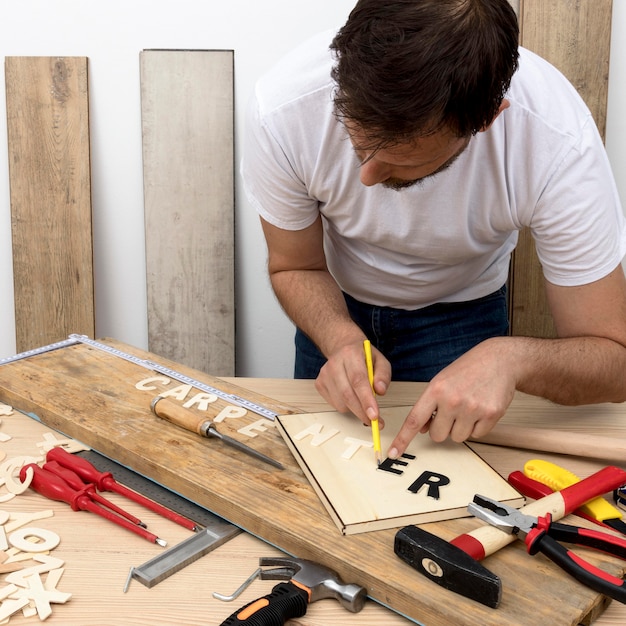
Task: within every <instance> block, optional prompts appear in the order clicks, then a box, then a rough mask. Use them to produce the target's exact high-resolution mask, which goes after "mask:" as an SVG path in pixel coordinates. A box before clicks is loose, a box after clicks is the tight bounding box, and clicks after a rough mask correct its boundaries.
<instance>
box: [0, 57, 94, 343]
mask: <svg viewBox="0 0 626 626" xmlns="http://www.w3.org/2000/svg"><path fill="white" fill-rule="evenodd" d="M5 80H6V99H7V125H8V147H9V176H10V189H11V191H10V195H11V229H12V240H13V276H14V289H15V325H16V341H17V350H18V352H22V351H24V350H28V349H31V348H34V347H38V346H42V345H47V344H49V343H53V342H55V341H58V340H60V339H65V338H66V337H67V336H68V334H70V333H81V334H86V335H89V336H90V337H93V336H94V325H95V322H94V295H93V294H94V285H93V253H92V215H91V178H90V157H89V105H88V90H87V59H86V58H85V57H73V58H69V57H7V58H6V59H5Z"/></svg>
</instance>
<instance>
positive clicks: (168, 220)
mask: <svg viewBox="0 0 626 626" xmlns="http://www.w3.org/2000/svg"><path fill="white" fill-rule="evenodd" d="M141 111H142V129H143V166H144V202H145V225H146V264H147V292H148V341H149V348H150V350H151V351H152V352H154V353H156V354H160V355H162V356H165V357H168V358H171V359H175V360H176V361H178V362H180V363H184V364H186V365H189V366H190V367H195V368H197V369H199V370H201V371H204V372H209V373H211V374H214V375H221V376H227V375H233V374H234V371H235V369H234V368H235V306H234V289H235V286H234V162H233V152H234V144H233V134H234V133H233V52H232V51H229V50H145V51H143V52H142V53H141Z"/></svg>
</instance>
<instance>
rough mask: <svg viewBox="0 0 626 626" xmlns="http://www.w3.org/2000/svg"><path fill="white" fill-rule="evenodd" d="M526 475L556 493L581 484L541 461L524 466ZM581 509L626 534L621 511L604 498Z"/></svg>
mask: <svg viewBox="0 0 626 626" xmlns="http://www.w3.org/2000/svg"><path fill="white" fill-rule="evenodd" d="M524 474H525V475H526V476H528V478H532V479H533V480H536V481H537V482H540V483H542V484H544V485H547V486H548V487H550V488H551V489H553V490H554V491H561V489H565V487H569V486H571V485H574V484H576V483H577V482H580V478H579V477H578V476H576V474H573V473H572V472H570V471H569V470H567V469H565V468H563V467H560V466H559V465H556V464H555V463H550V461H544V460H541V459H536V460H532V461H528V462H527V463H526V465H524ZM579 508H580V510H581V511H582V512H583V513H586V514H587V515H589V516H591V517H592V518H593V519H595V520H597V521H599V522H602V523H603V524H606V525H607V526H610V527H611V528H614V529H615V530H617V531H619V532H621V533H623V534H626V523H624V522H623V521H622V516H621V513H620V511H619V509H617V508H615V507H614V506H613V505H612V504H609V502H607V501H606V500H605V499H604V498H603V497H601V496H599V497H597V498H594V499H593V500H590V501H589V502H587V504H584V505H582V506H581V507H579Z"/></svg>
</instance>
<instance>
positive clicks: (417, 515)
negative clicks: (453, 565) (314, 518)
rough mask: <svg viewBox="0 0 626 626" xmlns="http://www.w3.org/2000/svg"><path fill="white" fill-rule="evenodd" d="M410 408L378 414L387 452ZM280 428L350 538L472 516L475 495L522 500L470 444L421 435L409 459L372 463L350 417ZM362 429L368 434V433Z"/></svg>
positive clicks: (280, 421)
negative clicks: (375, 531) (379, 464)
mask: <svg viewBox="0 0 626 626" xmlns="http://www.w3.org/2000/svg"><path fill="white" fill-rule="evenodd" d="M410 408H411V407H407V406H399V407H391V408H384V409H381V415H382V417H383V418H384V420H385V429H384V430H383V431H382V432H381V444H382V449H383V450H387V449H389V446H390V444H391V440H392V438H393V436H394V435H395V433H397V432H398V430H399V429H400V426H401V425H402V422H403V421H404V419H405V417H406V416H407V414H408V412H409V410H410ZM277 426H278V429H279V431H280V433H281V435H282V436H283V439H284V440H285V442H286V443H287V445H288V446H289V449H290V450H291V451H292V453H293V455H294V456H295V458H296V460H297V461H298V463H299V465H300V467H301V468H302V470H303V472H304V473H305V474H306V476H307V478H308V479H309V481H310V482H311V485H312V486H313V488H314V489H315V491H316V493H317V495H318V496H319V497H320V499H321V501H322V503H323V504H324V506H325V507H326V510H327V511H328V513H329V515H330V516H331V518H332V519H333V521H334V522H335V524H336V525H337V527H338V528H339V530H340V531H341V532H342V533H343V534H346V535H351V534H355V533H360V532H369V531H372V530H381V529H385V528H398V527H401V526H405V525H407V524H420V523H422V524H423V523H426V522H435V521H442V520H449V519H455V518H459V517H468V516H469V514H468V512H467V503H468V502H471V501H472V498H473V497H474V494H476V493H488V494H490V497H492V498H495V499H497V500H500V501H502V502H508V503H509V504H511V505H512V506H521V505H522V504H523V503H524V498H523V497H522V496H520V494H519V493H517V491H515V489H513V488H512V487H511V486H510V485H509V484H508V482H507V481H506V480H504V479H503V478H502V477H501V476H500V475H499V474H498V473H497V472H496V471H494V470H493V469H492V468H491V467H489V465H487V464H486V463H485V462H484V461H483V460H482V459H481V458H480V457H479V456H478V455H477V454H476V453H475V452H474V451H473V450H472V449H471V448H469V447H468V446H467V445H465V444H459V443H454V442H453V441H446V442H444V443H440V444H436V443H434V442H433V441H432V440H431V439H430V438H429V437H416V438H415V439H413V441H412V442H411V443H410V444H409V447H408V448H407V450H406V452H405V455H404V456H403V457H402V458H401V459H399V460H397V461H392V460H391V459H385V460H384V461H383V463H382V464H381V466H380V467H378V466H377V464H376V462H375V460H374V454H373V446H372V441H371V437H370V438H369V439H368V437H367V435H368V434H369V431H367V430H365V429H364V428H363V425H362V424H361V422H360V421H358V420H356V419H354V417H352V416H350V415H347V414H345V413H343V414H342V413H337V412H327V413H307V414H296V415H281V416H278V418H277ZM364 431H365V432H364Z"/></svg>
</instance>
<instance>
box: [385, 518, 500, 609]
mask: <svg viewBox="0 0 626 626" xmlns="http://www.w3.org/2000/svg"><path fill="white" fill-rule="evenodd" d="M394 551H395V553H396V554H397V555H398V556H399V557H400V558H401V559H402V560H403V561H405V562H406V563H408V564H409V565H410V566H411V567H412V568H414V569H416V570H417V571H418V572H420V573H421V574H423V575H424V576H426V577H427V578H430V580H432V581H434V582H436V583H437V584H438V585H440V586H441V587H444V588H445V589H449V590H450V591H454V592H455V593H458V594H460V595H462V596H465V597H466V598H470V599H472V600H476V601H477V602H480V603H481V604H484V605H485V606H488V607H491V608H493V609H495V608H496V607H497V606H498V605H499V604H500V600H501V598H502V582H501V580H500V578H499V577H498V576H496V575H495V574H494V573H493V572H490V571H489V570H488V569H487V568H486V567H484V566H483V565H481V564H480V563H479V562H478V561H476V560H475V559H474V558H472V557H471V556H470V555H469V554H467V553H466V552H463V550H461V549H460V548H457V547H456V546H454V545H452V544H451V543H448V542H447V541H445V540H444V539H441V538H439V537H437V536H436V535H433V534H431V533H429V532H426V531H425V530H422V529H421V528H418V527H417V526H406V527H404V528H401V529H400V530H399V531H398V532H397V533H396V539H395V543H394Z"/></svg>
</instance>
